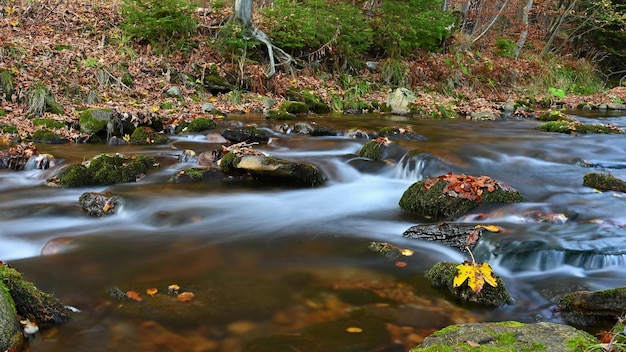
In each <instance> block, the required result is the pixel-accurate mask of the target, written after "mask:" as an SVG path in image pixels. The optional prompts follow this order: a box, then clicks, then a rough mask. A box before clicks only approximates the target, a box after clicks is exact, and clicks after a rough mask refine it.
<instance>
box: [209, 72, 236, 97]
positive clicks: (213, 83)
mask: <svg viewBox="0 0 626 352" xmlns="http://www.w3.org/2000/svg"><path fill="white" fill-rule="evenodd" d="M202 83H203V84H204V88H205V89H206V90H207V91H208V92H209V93H211V94H214V95H217V94H220V93H222V94H225V93H228V92H230V91H232V90H235V88H236V87H235V86H233V85H232V84H230V83H229V82H228V81H227V80H226V79H225V78H224V77H222V76H220V75H217V74H210V75H206V76H205V77H204V81H203V82H202Z"/></svg>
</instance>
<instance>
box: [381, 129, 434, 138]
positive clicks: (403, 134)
mask: <svg viewBox="0 0 626 352" xmlns="http://www.w3.org/2000/svg"><path fill="white" fill-rule="evenodd" d="M378 135H379V136H381V137H385V138H387V139H390V140H411V141H425V140H426V139H427V138H426V137H425V136H423V135H421V134H417V133H415V132H413V131H411V130H410V129H408V128H402V127H398V126H387V127H383V128H382V129H381V130H380V131H378Z"/></svg>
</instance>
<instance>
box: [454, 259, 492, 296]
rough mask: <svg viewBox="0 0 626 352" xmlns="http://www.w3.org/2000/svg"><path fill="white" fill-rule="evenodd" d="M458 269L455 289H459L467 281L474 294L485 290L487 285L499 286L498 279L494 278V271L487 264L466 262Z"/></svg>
mask: <svg viewBox="0 0 626 352" xmlns="http://www.w3.org/2000/svg"><path fill="white" fill-rule="evenodd" d="M456 267H457V274H456V276H455V277H454V280H453V285H454V287H459V286H461V285H462V284H463V283H464V282H465V281H467V285H468V286H469V287H470V288H471V289H472V290H473V291H474V293H478V292H480V291H481V290H482V289H483V286H484V284H485V283H488V284H489V285H491V286H493V287H497V286H498V283H497V282H496V278H495V277H494V276H493V270H492V269H491V266H489V264H487V263H482V264H477V263H467V262H466V263H463V264H459V265H457V266H456Z"/></svg>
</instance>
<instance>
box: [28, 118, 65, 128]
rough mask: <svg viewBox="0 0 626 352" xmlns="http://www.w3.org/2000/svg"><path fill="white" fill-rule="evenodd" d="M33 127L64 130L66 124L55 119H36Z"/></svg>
mask: <svg viewBox="0 0 626 352" xmlns="http://www.w3.org/2000/svg"><path fill="white" fill-rule="evenodd" d="M33 125H35V126H45V127H47V128H63V127H65V123H64V122H61V121H57V120H53V119H34V120H33Z"/></svg>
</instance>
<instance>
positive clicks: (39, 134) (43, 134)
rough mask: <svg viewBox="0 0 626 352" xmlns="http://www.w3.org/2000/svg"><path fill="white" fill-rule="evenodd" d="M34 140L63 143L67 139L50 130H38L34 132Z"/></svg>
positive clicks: (46, 142)
mask: <svg viewBox="0 0 626 352" xmlns="http://www.w3.org/2000/svg"><path fill="white" fill-rule="evenodd" d="M33 142H37V143H45V144H63V143H66V142H67V139H65V138H63V137H61V136H59V135H57V134H56V133H54V132H52V131H49V130H37V131H35V133H33Z"/></svg>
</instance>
